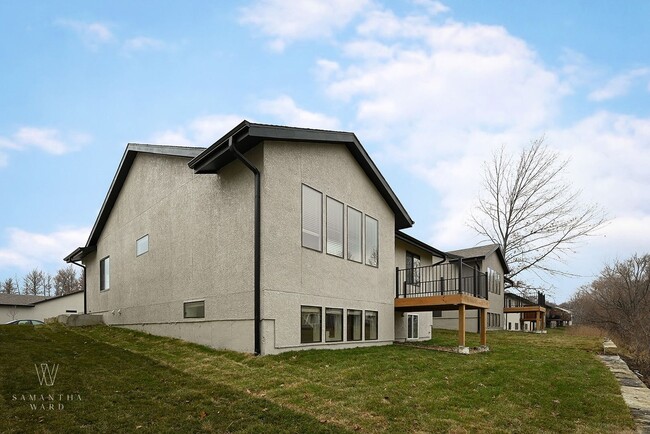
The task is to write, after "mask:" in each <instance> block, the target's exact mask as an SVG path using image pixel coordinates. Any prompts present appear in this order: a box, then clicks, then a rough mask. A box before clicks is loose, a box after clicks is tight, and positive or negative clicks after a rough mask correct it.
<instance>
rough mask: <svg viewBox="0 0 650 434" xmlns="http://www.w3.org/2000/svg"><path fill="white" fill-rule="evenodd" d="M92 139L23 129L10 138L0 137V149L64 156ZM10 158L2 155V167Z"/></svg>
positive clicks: (48, 129) (4, 154) (27, 128)
mask: <svg viewBox="0 0 650 434" xmlns="http://www.w3.org/2000/svg"><path fill="white" fill-rule="evenodd" d="M90 140H91V137H90V136H89V135H87V134H83V133H75V132H71V133H66V134H63V133H61V132H60V131H59V130H57V129H54V128H37V127H22V128H19V129H18V131H16V132H15V133H13V134H12V135H11V137H10V138H5V137H1V136H0V149H5V150H9V151H26V150H28V149H39V150H41V151H44V152H46V153H48V154H52V155H63V154H66V153H68V152H71V151H75V150H77V149H79V148H80V147H81V146H83V145H84V144H86V143H88V142H89V141H90ZM7 159H8V156H7V154H6V152H5V153H3V154H0V167H2V166H6V165H7Z"/></svg>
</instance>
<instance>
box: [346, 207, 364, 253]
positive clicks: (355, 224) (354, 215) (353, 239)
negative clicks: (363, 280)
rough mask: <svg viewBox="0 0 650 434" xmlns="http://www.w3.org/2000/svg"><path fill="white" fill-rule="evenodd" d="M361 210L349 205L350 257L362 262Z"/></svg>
mask: <svg viewBox="0 0 650 434" xmlns="http://www.w3.org/2000/svg"><path fill="white" fill-rule="evenodd" d="M361 226H362V220H361V212H360V211H357V210H356V209H354V208H352V207H348V259H349V260H350V261H355V262H361V231H362V228H361Z"/></svg>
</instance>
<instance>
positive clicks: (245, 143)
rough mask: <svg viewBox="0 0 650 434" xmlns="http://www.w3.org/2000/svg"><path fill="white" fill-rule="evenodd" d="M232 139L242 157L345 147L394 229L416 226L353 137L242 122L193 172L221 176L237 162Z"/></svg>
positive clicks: (195, 163)
mask: <svg viewBox="0 0 650 434" xmlns="http://www.w3.org/2000/svg"><path fill="white" fill-rule="evenodd" d="M231 138H232V140H233V142H234V144H235V145H236V146H237V150H238V151H240V152H241V153H246V152H247V151H249V150H251V149H253V148H254V147H255V146H257V145H258V144H260V143H261V142H263V141H291V142H318V143H332V144H344V145H345V146H346V147H347V148H348V150H349V151H350V153H351V154H352V156H353V157H354V159H355V160H356V161H357V163H359V165H360V166H361V168H362V169H363V171H364V172H365V173H366V175H367V176H368V178H369V179H370V180H371V181H372V183H373V184H374V185H375V187H376V188H377V190H378V191H379V193H380V194H381V196H382V197H383V198H384V200H385V201H386V203H387V204H388V206H389V207H390V208H391V209H392V210H393V212H394V213H395V228H396V229H403V228H407V227H411V226H413V223H414V222H413V220H412V219H411V217H410V216H409V214H408V212H406V209H405V208H404V206H403V205H402V203H401V202H400V201H399V199H398V198H397V196H396V195H395V193H394V192H393V190H392V189H391V188H390V186H389V185H388V183H387V182H386V179H384V177H383V175H382V174H381V173H380V172H379V169H378V168H377V166H376V165H375V163H374V162H373V161H372V159H371V158H370V156H369V155H368V153H367V152H366V150H365V149H364V148H363V146H362V145H361V143H360V142H359V139H357V136H355V135H354V133H349V132H342V131H328V130H315V129H310V128H295V127H285V126H278V125H265V124H256V123H251V122H248V121H243V122H241V123H240V124H239V125H237V126H236V127H235V128H233V129H232V130H231V131H230V132H229V133H228V134H226V135H225V136H223V137H222V138H220V139H219V140H217V141H216V142H214V144H213V145H212V146H210V147H209V148H207V149H206V150H205V151H203V152H202V153H201V154H199V155H198V156H196V157H195V158H194V159H193V160H192V161H190V162H189V166H190V168H192V169H194V172H195V173H218V172H219V170H220V169H221V168H222V167H224V166H226V165H228V164H229V163H231V162H232V161H234V160H235V158H236V157H235V156H234V155H233V153H232V152H231V151H230V150H229V148H228V143H229V141H230V139H231Z"/></svg>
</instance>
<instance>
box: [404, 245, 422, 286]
mask: <svg viewBox="0 0 650 434" xmlns="http://www.w3.org/2000/svg"><path fill="white" fill-rule="evenodd" d="M419 268H420V255H416V254H415V253H411V252H406V283H410V284H411V285H417V284H418V283H420V270H419Z"/></svg>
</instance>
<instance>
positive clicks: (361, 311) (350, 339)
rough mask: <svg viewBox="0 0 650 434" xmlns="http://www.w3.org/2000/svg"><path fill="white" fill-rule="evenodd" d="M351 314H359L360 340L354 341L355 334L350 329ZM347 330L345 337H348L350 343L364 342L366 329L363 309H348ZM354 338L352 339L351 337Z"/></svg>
mask: <svg viewBox="0 0 650 434" xmlns="http://www.w3.org/2000/svg"><path fill="white" fill-rule="evenodd" d="M350 312H358V314H359V328H360V330H359V339H354V333H353V330H352V329H351V328H350ZM345 313H346V321H347V322H346V330H345V335H346V337H347V341H348V342H359V341H362V340H363V329H364V324H363V310H362V309H346V312H345ZM350 336H352V338H351V337H350Z"/></svg>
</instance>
